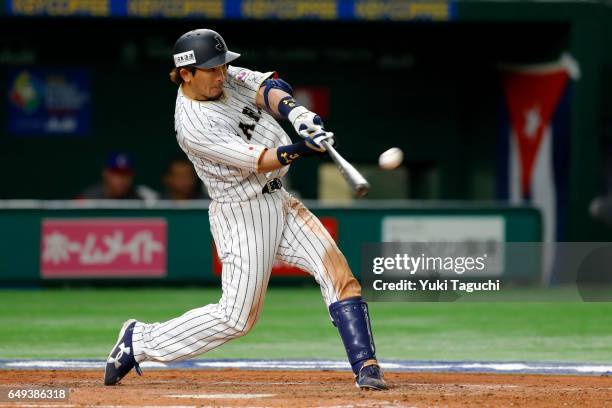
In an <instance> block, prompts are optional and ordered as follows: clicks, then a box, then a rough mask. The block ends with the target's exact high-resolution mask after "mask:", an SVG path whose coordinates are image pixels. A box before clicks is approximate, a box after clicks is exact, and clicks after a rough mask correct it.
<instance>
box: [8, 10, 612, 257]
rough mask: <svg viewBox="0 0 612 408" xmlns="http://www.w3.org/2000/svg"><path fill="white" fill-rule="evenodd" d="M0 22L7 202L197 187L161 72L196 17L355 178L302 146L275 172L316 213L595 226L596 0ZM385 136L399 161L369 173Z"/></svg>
mask: <svg viewBox="0 0 612 408" xmlns="http://www.w3.org/2000/svg"><path fill="white" fill-rule="evenodd" d="M0 27H1V30H0V84H1V89H2V91H3V92H2V109H0V123H1V124H2V126H1V127H0V186H1V187H0V199H2V200H4V201H2V202H3V205H4V207H5V208H7V210H6V211H9V210H8V208H12V209H13V210H14V211H16V210H15V208H23V206H24V205H25V204H24V203H28V202H29V203H30V204H29V205H31V206H36V205H38V206H44V205H45V204H44V203H42V204H41V202H38V201H36V202H32V201H20V202H16V201H13V200H74V199H98V198H132V199H137V200H144V201H146V202H147V203H148V204H151V203H153V202H155V201H156V200H159V199H165V200H174V201H184V200H187V199H206V198H207V196H206V192H205V191H203V190H202V186H201V183H199V181H197V180H196V179H195V178H193V173H192V172H191V171H190V169H189V166H186V165H185V162H184V161H183V160H182V159H183V158H184V156H183V154H182V152H181V151H180V149H179V148H178V145H177V143H176V140H175V136H174V130H173V114H174V101H175V95H176V86H174V85H173V84H172V83H171V82H170V81H169V78H168V73H169V71H170V69H171V68H172V58H171V49H172V46H173V44H174V41H175V40H176V38H178V37H179V36H180V35H181V34H182V33H184V32H186V31H188V30H191V29H194V28H201V27H206V28H212V29H214V30H217V31H218V32H220V33H221V34H222V35H223V36H224V38H225V40H226V42H227V44H228V46H229V48H230V49H232V50H235V51H237V52H240V53H241V54H242V57H241V58H240V59H239V60H238V61H237V65H239V66H244V67H248V68H251V69H255V70H260V71H269V70H276V71H277V72H278V73H279V75H280V76H281V77H282V78H284V79H285V80H287V81H288V82H289V83H291V84H293V85H294V86H295V88H296V95H297V97H298V99H299V100H301V101H302V102H303V103H304V104H306V105H307V106H309V107H310V108H311V109H313V110H314V111H316V112H318V113H320V114H321V115H322V116H323V117H324V119H325V122H326V125H327V127H328V128H329V129H332V130H333V131H334V132H335V133H336V135H337V137H338V140H339V143H340V150H341V152H342V153H343V154H344V155H345V157H347V158H348V159H349V160H350V161H351V162H353V163H355V164H356V165H357V166H358V167H359V169H360V170H362V171H363V172H364V174H365V175H366V176H367V177H368V179H369V180H370V182H371V184H372V186H373V188H372V191H371V194H370V195H369V196H368V197H367V199H366V200H363V201H360V202H359V203H356V202H355V201H353V200H352V198H351V197H350V192H349V191H348V189H347V187H346V186H345V184H344V183H343V182H342V181H341V178H340V176H339V174H338V172H337V170H336V169H335V167H334V166H333V164H332V163H331V161H330V160H304V161H300V162H298V163H297V164H295V165H294V166H292V167H293V168H292V171H291V172H290V175H289V179H288V180H287V185H288V188H289V189H290V190H291V191H292V192H294V193H295V194H296V195H298V196H299V197H301V198H302V199H305V200H315V201H313V202H312V203H311V204H313V203H314V204H313V205H314V206H315V208H316V206H317V205H319V204H321V203H331V204H330V205H333V204H334V203H342V204H343V205H344V206H345V207H348V208H357V207H359V206H361V207H359V208H363V206H366V207H367V206H368V204H367V203H370V207H368V208H374V207H375V208H376V209H377V210H376V211H381V214H383V213H385V210H387V209H391V208H400V207H401V208H403V209H406V208H409V209H411V210H415V211H416V210H424V211H429V210H430V209H431V208H433V207H435V208H441V207H446V208H447V210H448V208H452V209H454V210H456V211H459V212H461V211H463V210H464V209H467V210H469V211H476V212H477V211H478V209H483V211H492V212H493V213H495V214H499V213H500V211H501V212H504V211H511V210H512V211H515V210H517V209H523V210H525V211H534V212H535V213H537V214H536V215H534V217H535V218H537V219H536V220H535V221H533V222H535V223H540V227H539V229H540V231H539V232H538V233H537V234H535V235H534V234H531V233H529V234H524V235H520V234H519V235H518V236H514V237H513V238H512V237H511V238H512V239H513V240H515V241H516V240H527V241H537V240H541V239H543V240H545V241H603V240H607V239H608V237H609V235H610V229H609V227H608V226H607V222H608V221H612V199H608V198H607V195H608V193H609V189H610V187H611V186H612V165H610V160H609V159H610V156H611V154H612V143H611V138H612V134H611V130H612V114H611V112H612V109H611V97H610V95H612V81H611V80H610V77H611V74H612V46H611V45H612V3H609V2H606V1H599V2H597V1H595V2H532V1H520V2H514V1H508V2H488V1H477V2H476V1H460V2H453V1H393V0H385V1H382V0H320V1H297V0H296V1H273V0H266V1H264V0H200V1H196V0H189V1H188V0H181V1H172V2H170V1H153V0H148V1H147V0H89V1H76V0H75V1H66V2H54V1H45V0H38V1H31V0H29V1H25V0H23V1H22V0H5V1H4V7H3V9H2V10H1V11H0ZM285 125H286V124H285ZM287 130H288V133H289V134H292V133H293V132H292V130H291V129H289V128H287ZM392 146H397V147H399V148H401V149H402V150H403V151H404V154H405V160H404V163H403V165H402V166H401V167H399V168H398V169H395V170H392V171H383V170H381V169H379V168H378V166H377V161H378V156H379V154H380V153H382V152H383V151H385V150H387V149H388V148H390V147H392ZM7 200H8V201H7ZM384 200H394V201H393V202H391V201H384ZM398 200H403V201H398ZM57 205H58V206H60V207H62V206H61V205H60V204H57ZM66 205H69V203H66ZM372 206H373V207H372ZM64 207H65V206H64ZM198 208H206V204H202V205H201V206H200V207H198ZM498 210H499V211H498ZM496 211H497V212H496ZM45 216H46V215H45ZM503 217H506V216H505V215H503ZM9 218H11V217H9ZM12 219H13V220H14V218H12ZM204 222H207V221H204ZM504 223H505V227H504V228H505V230H504V231H505V232H504V234H505V235H504V237H503V239H508V238H509V237H508V236H507V233H508V231H507V230H508V229H511V227H508V225H511V224H513V220H512V219H511V218H507V217H506V218H504ZM353 227H356V225H355V226H351V227H349V228H353ZM378 228H379V227H377V231H380V230H379V229H378ZM38 229H40V227H39V226H38V227H36V229H35V230H33V231H34V232H36V231H37V230H38ZM473 229H478V228H477V226H476V227H473ZM35 235H36V234H35ZM440 235H441V236H445V235H444V234H443V233H441V234H440ZM372 237H373V239H374V241H380V240H384V239H385V237H384V234H382V235H381V236H376V235H375V234H374V235H371V236H370V238H372ZM1 239H3V240H10V239H11V238H10V235H6V234H5V235H4V236H3V237H2V238H1ZM37 239H38V235H36V237H35V240H34V241H32V242H36V240H37ZM360 242H362V241H359V240H357V239H353V240H352V242H351V245H352V246H357V245H359V243H360ZM36 246H37V247H38V245H36ZM35 258H37V257H35ZM5 267H7V265H6V264H5Z"/></svg>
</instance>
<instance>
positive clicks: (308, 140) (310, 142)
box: [304, 129, 336, 153]
mask: <svg viewBox="0 0 612 408" xmlns="http://www.w3.org/2000/svg"><path fill="white" fill-rule="evenodd" d="M324 140H325V141H327V143H329V144H330V145H332V146H335V145H336V139H335V138H334V134H333V133H332V132H327V131H326V130H323V129H321V131H320V132H319V133H317V134H315V135H314V136H307V137H305V138H304V143H305V144H306V146H308V148H310V149H311V150H313V151H315V152H317V153H325V151H326V149H325V147H323V146H322V145H321V142H322V141H324Z"/></svg>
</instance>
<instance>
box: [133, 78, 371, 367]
mask: <svg viewBox="0 0 612 408" xmlns="http://www.w3.org/2000/svg"><path fill="white" fill-rule="evenodd" d="M227 72H228V74H227V79H226V81H225V84H224V88H223V95H222V96H221V97H220V98H219V99H217V100H214V101H196V100H193V99H190V98H188V97H187V96H186V95H185V94H184V93H183V92H182V90H181V89H180V87H179V90H178V95H177V99H176V110H175V117H174V119H175V130H176V137H177V140H178V143H179V145H180V146H181V148H182V149H183V151H184V152H185V153H186V154H187V156H188V157H189V159H190V160H191V162H192V163H193V165H194V167H195V169H196V172H197V174H198V176H199V177H200V178H201V179H202V181H203V182H204V183H205V184H206V187H207V190H208V193H209V194H210V197H211V198H212V203H211V205H210V208H209V219H210V229H211V232H212V235H213V238H214V241H215V245H216V248H217V253H218V254H219V258H220V260H221V262H222V264H223V269H222V274H221V286H222V295H221V299H220V300H219V302H218V303H215V304H209V305H207V306H204V307H201V308H197V309H193V310H190V311H188V312H187V313H185V314H184V315H182V316H180V317H177V318H175V319H172V320H169V321H167V322H163V323H153V324H145V323H141V322H138V323H137V324H136V326H135V328H134V334H133V348H134V357H135V358H136V361H137V362H142V361H161V362H169V361H179V360H184V359H188V358H192V357H195V356H197V355H199V354H202V353H204V352H206V351H208V350H211V349H213V348H215V347H217V346H220V345H222V344H223V343H225V342H227V341H229V340H231V339H234V338H236V337H239V336H242V335H244V334H246V333H247V332H248V331H249V330H250V329H251V328H252V327H253V325H254V324H255V323H256V321H257V319H258V318H259V314H260V312H261V309H262V307H263V301H264V297H265V294H266V290H267V286H268V280H269V278H270V273H271V269H272V264H273V263H274V261H275V260H276V259H278V260H281V261H283V262H286V263H288V264H291V265H295V266H298V267H300V268H302V269H304V270H306V271H308V272H309V273H310V274H312V275H313V276H314V278H315V280H316V281H317V282H318V283H319V285H320V286H321V293H322V294H323V299H324V300H325V303H326V304H327V306H329V305H330V304H331V303H334V302H337V301H338V300H340V299H342V298H346V297H350V296H359V295H360V293H361V292H360V286H359V283H358V282H357V281H356V280H355V278H354V277H353V275H352V273H351V271H350V269H349V266H348V264H347V262H346V259H345V258H344V255H342V253H341V252H340V250H339V249H338V247H337V246H336V243H335V242H334V240H333V239H332V238H331V236H330V235H329V233H327V231H326V230H325V228H324V227H323V226H322V225H321V222H320V221H319V220H318V219H317V218H316V217H315V216H314V215H312V214H311V213H310V211H309V210H308V209H307V208H306V207H304V206H303V205H302V203H300V202H299V201H298V200H297V199H295V198H294V197H292V196H291V195H290V194H289V193H287V192H286V191H285V190H284V189H281V190H279V191H276V192H273V193H271V194H267V193H263V192H262V190H263V188H264V186H265V185H266V183H267V182H268V181H269V180H272V179H274V178H278V177H281V176H283V175H284V174H285V173H286V172H287V170H288V168H289V166H285V167H283V168H281V169H279V170H275V171H272V172H270V173H266V174H258V173H257V165H258V161H259V158H260V155H261V154H262V153H263V151H264V150H265V149H266V148H274V147H278V146H282V145H287V144H290V143H291V139H290V138H289V136H288V135H287V134H286V133H285V131H284V130H283V129H282V127H281V126H280V125H279V124H278V123H277V122H276V120H275V119H274V118H273V117H272V116H271V115H269V114H268V113H266V112H265V111H263V110H262V109H260V108H259V107H258V106H257V105H256V95H257V92H258V90H259V88H260V86H261V84H262V82H263V81H264V80H265V79H267V78H269V77H270V76H271V75H272V74H273V73H272V72H268V73H261V72H256V71H251V70H248V69H243V68H238V67H232V66H230V67H229V68H228V71H227ZM204 233H206V232H205V231H194V235H196V236H197V234H204ZM209 250H210V248H206V247H202V251H209ZM201 273H206V271H201Z"/></svg>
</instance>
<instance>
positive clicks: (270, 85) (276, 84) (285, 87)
mask: <svg viewBox="0 0 612 408" xmlns="http://www.w3.org/2000/svg"><path fill="white" fill-rule="evenodd" d="M262 85H263V86H265V87H266V88H265V89H264V103H265V104H266V108H268V109H270V102H269V101H268V94H269V93H270V90H272V89H280V90H281V91H285V92H287V93H288V94H289V95H293V88H292V87H291V85H289V84H288V83H287V82H285V81H283V80H282V79H280V78H276V79H275V78H268V79H266V80H265V81H263V84H262Z"/></svg>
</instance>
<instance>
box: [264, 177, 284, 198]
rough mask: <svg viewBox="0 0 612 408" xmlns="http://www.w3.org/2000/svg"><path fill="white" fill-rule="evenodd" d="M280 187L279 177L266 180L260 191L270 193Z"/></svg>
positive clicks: (281, 184) (281, 185)
mask: <svg viewBox="0 0 612 408" xmlns="http://www.w3.org/2000/svg"><path fill="white" fill-rule="evenodd" d="M282 187H283V182H282V181H281V180H280V179H279V178H275V179H272V180H270V181H268V182H267V183H266V185H265V186H264V188H263V189H262V190H261V192H262V193H263V194H272V193H273V192H275V191H277V190H280V189H281V188H282Z"/></svg>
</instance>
